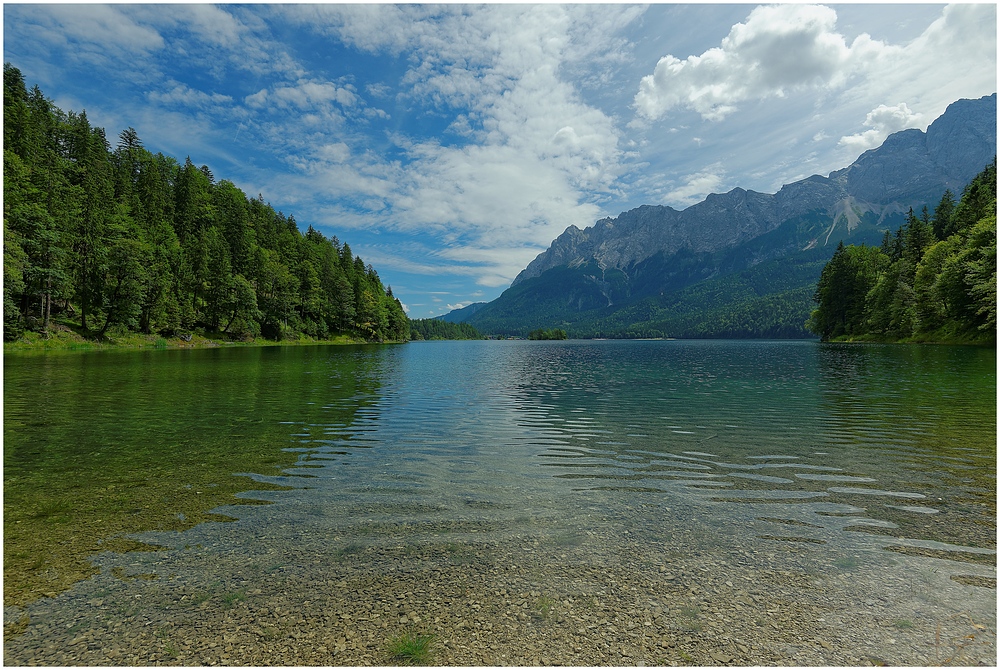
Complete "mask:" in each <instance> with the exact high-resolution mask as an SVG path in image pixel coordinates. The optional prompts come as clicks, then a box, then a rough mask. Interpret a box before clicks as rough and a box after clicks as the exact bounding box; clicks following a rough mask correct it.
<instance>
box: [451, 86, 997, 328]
mask: <svg viewBox="0 0 1000 670" xmlns="http://www.w3.org/2000/svg"><path fill="white" fill-rule="evenodd" d="M996 126H997V115H996V94H995V93H994V94H993V95H990V96H985V97H983V98H979V99H978V100H959V101H957V102H955V103H952V104H951V105H949V106H948V108H947V110H946V111H945V112H944V114H942V115H941V116H940V117H939V118H938V119H936V120H935V121H934V122H933V123H932V124H931V125H930V126H929V127H928V128H927V130H926V131H921V130H917V129H910V130H904V131H900V132H898V133H894V134H893V135H890V136H889V137H888V138H887V139H886V140H885V141H884V142H883V143H882V145H881V146H880V147H878V148H876V149H871V150H869V151H866V152H864V153H863V154H862V155H861V156H859V157H858V159H857V160H856V161H854V162H853V163H852V164H851V165H850V166H848V167H846V168H843V169H841V170H837V171H835V172H832V173H830V174H829V175H828V176H826V177H823V176H820V175H813V176H811V177H808V178H806V179H803V180H800V181H797V182H794V183H792V184H787V185H785V186H783V187H782V188H781V189H780V190H779V191H778V192H777V193H775V194H766V193H758V192H755V191H748V190H745V189H742V188H735V189H733V190H731V191H729V192H728V193H722V194H711V195H709V196H708V197H707V198H706V199H705V200H703V201H702V202H700V203H697V204H695V205H692V206H691V207H688V208H687V209H684V210H681V211H678V210H675V209H673V208H671V207H665V206H656V205H643V206H641V207H637V208H635V209H632V210H629V211H627V212H622V213H621V214H619V215H618V216H617V217H615V218H605V219H602V220H600V221H597V222H596V223H595V224H594V225H593V226H591V227H588V228H586V229H584V230H581V229H579V228H577V227H576V226H570V227H569V228H567V229H566V230H565V231H564V232H563V233H562V234H561V235H560V236H559V237H558V238H556V239H555V240H554V241H553V242H552V244H551V246H550V247H549V248H548V249H547V250H545V251H544V252H542V253H541V254H539V255H538V256H537V257H536V258H535V259H534V260H533V261H531V263H529V264H528V266H527V267H526V268H525V269H524V270H522V271H521V272H520V273H519V274H518V276H517V277H516V278H515V279H514V281H513V282H512V283H511V286H510V288H509V289H508V290H507V291H505V292H504V293H503V294H502V295H501V296H500V297H499V298H497V299H496V300H494V301H492V302H490V303H485V304H483V303H477V304H476V305H475V306H472V305H470V306H469V307H466V308H463V309H462V310H456V311H454V312H451V313H449V314H447V315H445V316H444V317H442V318H444V319H446V320H448V321H454V320H465V321H468V322H469V323H471V324H472V325H474V326H476V327H477V328H479V329H480V330H482V331H484V332H487V333H496V334H525V333H526V332H528V331H530V330H532V329H534V328H537V327H556V326H558V327H562V328H565V329H566V330H567V331H568V332H569V333H570V336H577V337H580V336H584V337H592V336H604V337H635V336H642V335H646V336H667V335H673V336H686V337H690V336H700V337H713V336H726V337H763V336H771V337H773V336H780V337H804V336H807V331H805V329H804V327H803V323H804V321H805V319H806V318H807V317H808V313H809V309H810V298H811V290H810V287H811V286H814V284H815V281H816V279H817V278H818V276H819V270H820V269H821V267H822V262H824V261H825V260H826V259H828V258H829V257H830V256H831V255H832V253H833V249H834V248H835V247H836V245H837V243H838V242H840V241H841V240H844V241H853V242H868V243H877V242H878V241H879V240H880V239H881V235H882V233H883V231H885V230H887V229H889V228H892V229H895V228H896V227H897V226H898V225H899V223H900V221H901V220H902V217H903V216H904V215H905V214H906V212H908V211H909V209H910V208H911V207H912V208H913V209H914V210H917V211H919V209H920V208H922V207H923V206H925V205H926V206H928V207H930V208H931V209H933V207H934V206H935V205H936V203H937V201H938V200H939V199H940V198H941V196H942V194H943V193H944V191H945V190H946V189H950V190H951V191H952V192H953V193H955V194H960V193H961V190H962V188H963V187H964V186H965V184H967V183H968V182H969V181H970V180H971V179H972V178H973V177H974V176H975V175H976V174H977V173H978V172H979V171H980V170H982V169H983V167H984V166H985V165H986V164H988V163H989V162H991V161H992V160H993V157H994V155H995V154H996V144H997V140H996ZM779 260H785V261H787V263H785V267H784V268H771V267H770V266H768V264H769V263H775V262H778V261H779ZM758 275H759V276H758ZM726 277H729V279H728V280H726V279H725V278H726ZM767 277H770V279H768V278H767ZM705 282H715V284H714V285H712V286H708V285H705V284H704V283H705ZM699 285H700V286H701V288H702V289H704V290H710V291H711V293H712V296H713V298H712V301H711V305H712V306H711V308H710V306H709V305H708V304H706V303H705V300H704V299H701V298H697V297H696V296H697V294H698V288H697V287H698V286H699ZM792 293H794V295H792ZM766 296H772V297H771V299H766V300H765V299H764V298H765V297H766ZM692 301H693V302H692ZM699 303H700V304H699ZM472 307H475V309H470V308H472ZM713 310H714V311H713ZM699 312H700V313H699ZM724 314H729V317H730V318H729V321H730V323H728V324H724V323H721V322H718V319H719V318H720V317H721V316H723V315H724ZM681 316H683V318H680V317H681ZM651 319H652V320H651ZM732 319H736V321H735V322H733V321H732ZM713 320H715V321H716V323H714V324H713ZM643 324H645V325H643ZM657 324H658V325H657ZM663 328H668V329H671V330H669V331H668V332H664V331H663V330H662V329H663ZM674 329H675V330H674Z"/></svg>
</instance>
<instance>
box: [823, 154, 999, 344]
mask: <svg viewBox="0 0 1000 670" xmlns="http://www.w3.org/2000/svg"><path fill="white" fill-rule="evenodd" d="M996 189H997V173H996V159H994V161H993V164H992V165H989V166H988V167H987V168H986V169H984V170H983V171H982V172H981V173H980V174H979V175H977V176H976V178H975V179H974V180H973V181H972V182H971V183H970V184H969V185H968V186H967V187H966V189H965V192H964V193H963V194H962V198H961V200H960V201H959V202H958V203H957V204H956V203H955V200H954V196H953V195H952V194H951V193H950V192H946V193H945V194H944V197H942V199H941V202H940V203H939V204H938V206H937V207H936V208H935V210H934V214H933V216H931V214H930V213H929V212H928V211H927V209H926V208H924V210H923V212H922V213H921V215H920V216H918V215H916V214H914V213H913V211H912V210H911V211H910V213H909V216H908V217H907V222H906V224H905V225H904V226H901V227H900V228H899V229H898V230H897V231H896V233H895V235H891V234H889V232H888V231H887V232H886V234H885V237H884V239H883V241H882V245H881V247H869V246H854V245H850V246H847V247H845V246H844V245H843V244H841V245H840V246H839V247H838V248H837V251H836V252H835V253H834V255H833V258H832V259H830V262H829V263H827V265H826V266H825V267H824V268H823V272H822V274H821V276H820V279H819V283H818V284H817V287H816V292H815V295H814V300H815V301H816V302H817V303H818V307H817V308H816V309H815V310H814V311H813V312H812V315H811V317H810V319H809V323H808V326H809V328H810V330H812V331H813V332H814V333H816V334H817V335H819V336H820V337H821V338H822V339H824V340H829V339H836V338H841V339H844V338H847V339H851V338H864V339H880V340H886V341H898V340H919V341H955V340H961V341H984V342H995V341H996V314H997V293H996V291H997V266H996V255H997V241H996V240H997V235H996V230H997V222H996V215H997V209H996V197H997V196H996V193H997V190H996Z"/></svg>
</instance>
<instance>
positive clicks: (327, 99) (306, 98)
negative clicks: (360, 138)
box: [245, 79, 360, 110]
mask: <svg viewBox="0 0 1000 670" xmlns="http://www.w3.org/2000/svg"><path fill="white" fill-rule="evenodd" d="M245 102H246V103H247V104H248V105H251V106H253V107H265V106H267V105H276V106H279V107H283V108H286V109H287V108H291V107H295V108H297V109H299V110H307V109H317V108H319V109H322V108H327V107H328V106H329V105H330V104H331V103H336V104H337V105H338V106H340V107H353V106H355V105H357V104H358V103H359V102H360V98H359V97H358V95H357V94H356V93H355V92H354V91H353V90H351V89H350V88H347V87H344V86H337V85H336V84H334V83H332V82H328V81H316V80H307V79H300V80H299V81H297V82H296V83H295V84H279V85H277V86H275V87H274V88H272V89H271V90H268V89H262V90H260V91H258V92H257V93H254V94H253V95H249V96H247V98H246V100H245Z"/></svg>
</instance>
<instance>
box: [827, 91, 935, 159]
mask: <svg viewBox="0 0 1000 670" xmlns="http://www.w3.org/2000/svg"><path fill="white" fill-rule="evenodd" d="M920 119H921V115H920V114H915V113H913V112H912V111H910V108H909V107H907V106H906V103H905V102H901V103H899V104H898V105H893V106H892V107H889V106H888V105H879V106H878V107H876V108H875V109H873V110H872V111H870V112H868V116H867V117H866V118H865V122H864V125H865V126H866V127H868V128H869V130H866V131H864V132H861V133H857V134H855V135H846V136H844V137H841V138H840V144H841V145H843V146H846V147H849V148H851V149H852V150H857V151H858V152H861V151H865V150H867V149H872V148H874V147H877V146H879V145H880V144H882V142H883V141H884V140H885V138H886V137H888V136H889V135H891V134H892V133H894V132H896V131H898V130H903V129H904V128H915V127H917V125H918V123H919V121H920Z"/></svg>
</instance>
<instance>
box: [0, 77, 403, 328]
mask: <svg viewBox="0 0 1000 670" xmlns="http://www.w3.org/2000/svg"><path fill="white" fill-rule="evenodd" d="M3 104H4V157H3V160H4V163H3V176H4V210H3V239H4V339H5V340H12V339H16V338H18V337H19V336H20V335H22V334H23V333H24V332H25V331H26V330H30V331H36V332H39V333H48V332H49V330H50V328H53V326H54V323H55V321H56V319H59V320H60V321H62V322H63V323H67V324H70V325H71V327H74V328H75V329H77V330H78V331H79V332H81V333H82V334H84V335H85V336H87V337H92V338H98V339H100V338H104V337H106V336H108V335H110V334H112V333H123V332H141V333H149V334H161V335H164V336H171V335H173V336H182V337H183V336H186V335H188V334H191V333H192V332H208V333H215V334H222V335H224V336H226V337H229V338H230V339H251V338H254V337H257V336H263V337H265V338H267V339H271V340H282V339H288V338H297V337H300V336H308V337H312V338H319V339H323V338H328V337H331V336H333V335H335V334H337V333H349V334H351V335H354V336H358V337H362V338H365V339H368V340H375V341H380V340H406V339H408V338H409V321H408V319H407V318H406V315H405V314H404V312H403V308H402V305H401V304H400V302H399V301H398V300H397V299H395V298H394V297H393V295H392V290H391V288H385V287H384V286H383V285H382V282H381V280H380V279H379V276H378V273H377V272H376V271H375V270H374V268H372V266H371V265H366V264H365V263H364V261H363V260H362V259H361V258H360V257H357V256H354V255H353V254H352V253H351V248H350V246H348V244H346V243H341V242H340V241H339V240H338V239H337V238H336V237H333V238H326V237H325V236H323V235H322V234H321V233H319V232H317V231H316V230H314V229H313V227H312V226H308V228H307V230H306V232H305V234H302V232H301V231H300V230H299V228H298V225H297V223H296V221H295V218H294V217H293V216H291V215H289V216H286V215H284V214H283V213H281V212H277V211H275V210H274V209H273V208H272V207H271V206H270V205H269V204H268V203H266V202H265V201H264V199H263V197H262V196H258V197H256V198H248V197H247V196H246V195H245V194H244V193H243V192H242V191H241V190H240V189H239V188H237V187H236V186H235V185H234V184H233V183H232V182H230V181H226V180H221V181H217V180H216V179H215V176H214V175H213V174H212V172H211V170H209V168H208V167H207V166H204V165H202V166H201V167H196V166H195V165H194V164H193V163H192V162H191V159H190V158H188V159H186V160H185V161H184V162H183V163H179V162H178V161H177V160H175V159H174V158H171V157H169V156H164V155H163V154H162V153H157V154H153V153H151V152H150V151H148V150H147V149H145V148H144V147H143V145H142V141H141V140H140V138H139V137H138V135H137V134H136V132H135V130H133V129H132V128H128V129H126V130H124V131H122V132H121V134H120V135H119V137H118V142H117V145H116V146H115V147H114V148H112V147H111V146H110V143H109V141H108V139H107V138H106V136H105V132H104V130H103V129H101V128H96V127H92V126H91V125H90V123H89V121H88V120H87V116H86V113H85V112H81V113H79V114H78V113H75V112H72V111H70V112H63V111H62V110H60V109H58V108H57V107H56V106H55V105H54V104H53V103H52V102H51V101H50V100H49V99H47V98H46V97H45V96H44V95H43V94H42V92H41V91H40V90H39V89H38V87H37V86H35V87H34V88H32V89H31V90H30V91H29V90H28V89H27V88H26V85H25V82H24V78H23V76H22V74H21V72H20V71H19V70H18V69H17V68H15V67H12V66H11V65H9V64H5V65H4V97H3Z"/></svg>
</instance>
